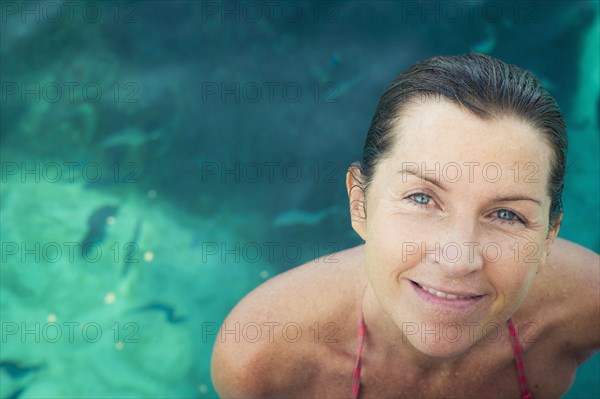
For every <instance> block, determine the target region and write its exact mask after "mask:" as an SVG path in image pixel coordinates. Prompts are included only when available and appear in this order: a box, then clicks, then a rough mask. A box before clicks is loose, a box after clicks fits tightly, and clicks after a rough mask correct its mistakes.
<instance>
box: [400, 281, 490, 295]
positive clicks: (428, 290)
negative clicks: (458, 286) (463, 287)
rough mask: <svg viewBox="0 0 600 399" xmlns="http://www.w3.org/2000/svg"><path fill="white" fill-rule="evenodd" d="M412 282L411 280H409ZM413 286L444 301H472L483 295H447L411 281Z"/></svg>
mask: <svg viewBox="0 0 600 399" xmlns="http://www.w3.org/2000/svg"><path fill="white" fill-rule="evenodd" d="M411 281H412V280H411ZM412 283H413V284H416V285H418V286H419V287H420V288H422V289H423V290H424V291H427V292H428V293H430V294H431V295H435V296H437V297H439V298H444V299H473V298H478V297H482V296H483V295H481V294H471V293H460V294H459V293H454V294H451V293H448V292H444V291H439V290H436V289H435V288H431V287H428V286H426V285H423V284H419V283H417V282H415V281H412Z"/></svg>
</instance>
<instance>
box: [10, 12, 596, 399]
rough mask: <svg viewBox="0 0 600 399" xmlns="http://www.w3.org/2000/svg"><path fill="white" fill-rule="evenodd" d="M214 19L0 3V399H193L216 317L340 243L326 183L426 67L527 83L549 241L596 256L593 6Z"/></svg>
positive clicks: (351, 240)
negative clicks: (553, 120) (512, 69)
mask: <svg viewBox="0 0 600 399" xmlns="http://www.w3.org/2000/svg"><path fill="white" fill-rule="evenodd" d="M475 3H477V2H475ZM24 4H27V6H24ZM69 4H70V5H69ZM227 4H228V5H227V6H226V5H225V3H221V2H190V1H187V2H184V1H176V2H168V3H167V2H163V1H149V2H93V1H90V2H77V1H75V2H72V3H64V2H33V1H32V2H28V3H23V2H3V3H1V7H2V8H1V9H0V11H1V12H2V14H1V16H0V17H1V18H2V23H1V24H0V74H1V76H2V90H1V92H0V94H1V96H2V98H1V102H0V106H1V110H0V111H1V113H0V128H1V136H0V144H1V147H0V155H1V157H2V158H1V163H2V182H1V183H2V186H1V187H2V189H1V192H0V210H1V223H0V234H1V241H2V248H1V250H2V253H1V256H2V267H1V269H0V278H1V280H0V284H1V287H2V290H1V293H0V321H1V323H2V342H1V345H2V350H1V353H0V362H1V368H0V396H1V397H2V398H5V397H6V398H8V397H13V398H17V397H20V398H26V397H27V398H29V397H31V398H33V397H36V398H49V397H56V398H58V397H73V398H75V397H77V398H79V397H98V398H100V397H102V398H107V397H114V398H124V397H132V398H133V397H177V398H184V397H185V398H191V397H196V398H198V397H199V398H209V397H210V398H212V397H215V393H214V391H213V388H212V385H211V382H210V376H209V360H210V353H211V348H212V343H213V341H214V337H215V332H216V328H217V327H218V326H219V324H220V323H221V321H222V320H223V318H224V317H225V316H226V314H227V313H228V311H229V310H230V309H231V308H232V307H233V306H234V305H235V304H236V303H237V301H238V300H239V299H240V298H241V297H242V296H243V295H245V294H246V293H247V292H249V291H250V290H251V289H252V288H253V287H255V286H257V285H258V284H260V283H261V282H263V281H264V280H265V279H267V278H269V277H272V276H273V275H276V274H278V273H281V272H283V271H285V270H288V269H290V268H292V267H294V266H296V265H298V264H301V263H303V262H305V261H307V260H309V259H311V258H314V257H316V256H320V255H325V254H328V253H331V252H333V251H336V250H340V249H343V248H347V247H350V246H353V245H356V244H358V242H359V241H358V239H357V237H356V236H355V234H354V232H353V231H352V230H351V228H350V226H349V222H348V220H347V217H346V212H345V207H346V193H345V187H344V173H345V170H346V168H347V166H348V165H349V164H350V162H352V161H354V160H356V159H358V158H359V156H360V154H361V149H362V144H363V141H364V137H365V134H366V131H367V128H368V126H369V123H370V120H371V117H372V113H373V111H374V108H375V105H376V103H377V100H378V97H379V95H380V94H381V93H382V92H383V90H384V88H385V87H386V86H387V85H388V84H389V83H390V82H391V80H392V79H393V78H394V77H395V76H396V75H397V74H398V73H399V72H401V71H402V70H403V69H405V68H406V67H408V66H409V65H411V64H412V63H414V62H416V61H418V60H420V59H423V58H425V57H428V56H432V55H436V54H457V53H465V52H469V51H479V52H484V53H488V54H491V55H494V56H497V57H499V58H501V59H503V60H505V61H507V62H510V63H515V64H518V65H519V66H522V67H525V68H527V69H530V70H531V71H533V72H534V73H535V74H536V75H538V76H539V77H540V78H541V79H542V81H543V82H544V84H545V85H546V86H547V87H548V88H549V90H550V91H551V92H552V93H553V94H554V95H555V96H556V98H557V100H558V102H559V104H561V107H562V108H563V110H564V112H565V115H566V118H567V123H568V127H569V135H570V149H569V160H568V168H567V182H566V187H565V193H564V210H565V217H564V221H563V227H562V230H561V233H560V235H561V236H562V237H564V238H566V239H570V240H572V241H575V242H577V243H579V244H581V245H584V246H586V247H588V248H590V249H592V250H594V251H596V252H598V251H600V231H599V227H598V226H599V225H600V213H599V211H598V204H599V195H600V194H599V193H600V187H599V183H598V176H599V175H600V171H599V162H598V160H599V138H598V130H599V129H598V125H599V114H598V107H599V106H598V104H599V102H598V101H599V100H598V98H599V92H600V83H599V76H600V66H599V58H600V54H599V50H598V49H599V48H600V45H599V43H598V40H599V39H598V38H599V36H600V33H599V16H598V15H599V7H598V3H597V2H591V1H590V2H587V1H575V2H560V1H556V2H523V3H518V2H504V3H493V2H483V1H482V2H479V3H477V4H474V2H470V3H469V2H466V3H460V2H455V3H452V4H454V6H448V5H446V4H448V3H428V4H430V6H429V7H432V8H429V9H426V8H424V6H423V4H422V3H419V2H404V3H399V2H379V3H377V4H376V5H373V4H367V3H364V2H320V3H313V2H286V3H278V4H279V5H278V6H276V7H275V6H271V7H273V9H272V10H271V9H269V8H268V7H269V6H268V5H267V3H239V2H230V3H227ZM249 4H250V5H249ZM469 4H470V5H469ZM25 7H28V8H25ZM226 7H229V8H226ZM271 11H272V13H271ZM458 12H460V14H458ZM236 84H237V85H236ZM96 242H97V243H99V244H97V245H95V244H93V243H96ZM86 244H87V245H86ZM598 375H600V356H599V355H596V356H595V357H594V358H593V359H592V360H590V361H589V362H587V363H586V364H585V365H583V366H582V367H581V368H580V369H579V371H578V373H577V378H576V381H575V384H574V386H573V387H572V389H571V390H570V391H569V393H568V394H567V395H566V396H565V397H567V398H592V397H600V387H599V384H600V383H599V379H598Z"/></svg>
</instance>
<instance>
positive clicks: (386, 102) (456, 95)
mask: <svg viewBox="0 0 600 399" xmlns="http://www.w3.org/2000/svg"><path fill="white" fill-rule="evenodd" d="M440 97H441V98H443V99H444V100H447V101H450V102H453V103H456V104H458V105H459V106H461V107H462V108H463V109H465V110H467V111H469V112H471V113H473V114H474V115H476V116H478V117H479V118H481V119H482V120H490V119H493V118H497V117H501V116H516V117H518V118H519V119H521V120H523V121H525V122H526V123H528V124H530V126H532V127H533V128H535V129H537V130H538V131H540V132H541V133H542V134H543V137H545V138H546V140H547V141H548V143H549V144H550V147H551V148H552V152H553V157H552V159H551V161H550V162H551V168H550V179H549V184H548V194H549V195H550V198H551V201H552V202H551V205H550V215H549V220H550V223H549V224H550V229H552V228H554V226H555V223H556V222H557V219H556V218H557V217H558V216H559V214H560V213H561V212H562V200H561V196H562V191H563V187H564V174H565V163H566V154H567V133H566V126H565V120H564V117H563V114H562V112H561V110H560V108H559V106H558V104H557V103H556V100H555V99H554V97H552V95H551V94H550V93H549V92H548V91H547V90H546V89H545V88H544V87H543V86H542V85H541V83H540V82H539V80H538V79H537V78H536V77H535V76H534V75H533V74H532V73H531V72H529V71H526V70H524V69H521V68H519V67H517V66H515V65H509V64H506V63H504V62H502V61H500V60H498V59H496V58H493V57H490V56H487V55H483V54H478V53H471V54H465V55H459V56H438V57H432V58H428V59H426V60H423V61H420V62H418V63H416V64H415V65H413V66H411V67H410V68H408V69H407V70H406V71H404V72H403V73H402V74H400V76H398V77H397V78H396V80H394V82H393V83H392V85H391V86H390V87H389V88H388V89H387V90H386V91H385V93H384V94H383V95H382V96H381V98H380V100H379V104H378V105H377V109H376V110H375V115H374V116H373V120H372V121H371V126H370V127H369V131H368V134H367V139H366V141H365V146H364V150H363V159H362V162H355V163H353V164H352V165H353V166H355V167H356V168H357V169H358V170H359V171H360V172H361V176H354V177H355V178H356V180H357V182H358V184H359V188H360V189H362V190H363V191H364V192H365V194H366V192H367V189H368V187H369V184H370V183H371V181H372V179H373V174H374V173H375V168H376V166H377V163H378V162H379V161H380V160H381V159H382V158H384V157H386V156H388V155H389V153H390V151H391V149H392V146H393V144H394V134H393V133H392V131H393V129H394V127H395V126H396V124H397V122H398V120H399V119H400V118H401V117H402V112H403V111H405V109H406V108H407V106H408V105H410V104H416V103H417V102H418V101H419V100H421V101H423V100H425V99H434V100H436V99H437V100H438V101H439V99H440ZM363 205H364V204H363ZM363 211H364V214H365V215H366V207H365V208H364V210H363Z"/></svg>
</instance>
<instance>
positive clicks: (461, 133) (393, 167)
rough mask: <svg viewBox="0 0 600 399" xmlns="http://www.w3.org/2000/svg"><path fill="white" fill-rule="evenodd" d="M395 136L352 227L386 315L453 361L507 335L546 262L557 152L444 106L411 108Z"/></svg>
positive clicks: (529, 136) (508, 121)
mask: <svg viewBox="0 0 600 399" xmlns="http://www.w3.org/2000/svg"><path fill="white" fill-rule="evenodd" d="M394 134H395V138H396V139H395V144H394V147H393V149H392V151H391V153H390V156H389V157H386V158H385V159H382V160H381V162H380V163H379V164H378V166H377V168H376V171H375V173H374V177H373V181H372V183H371V185H370V186H369V188H368V192H367V197H366V218H365V219H362V220H357V219H356V218H354V219H353V220H354V221H353V227H354V228H355V230H356V231H357V232H358V233H359V234H360V235H361V237H362V238H363V239H364V240H365V242H366V244H365V251H366V267H367V273H368V277H369V280H370V283H371V286H372V288H373V291H374V292H375V295H376V296H377V299H378V300H379V303H380V304H381V306H382V308H383V310H384V312H385V313H386V314H387V315H388V316H389V317H390V318H391V320H393V322H394V323H395V324H396V325H397V326H398V327H399V328H400V329H401V330H402V331H403V333H404V335H405V337H406V339H407V340H408V342H410V343H411V344H412V345H413V346H414V347H415V348H417V349H418V350H420V351H421V352H423V353H426V354H428V355H431V356H439V357H449V356H453V355H456V354H459V353H461V352H463V351H465V350H467V349H468V348H469V347H471V346H472V345H474V344H475V343H476V342H477V341H479V340H480V339H482V338H483V337H486V338H489V339H494V337H497V336H498V334H505V333H506V327H505V322H506V320H507V319H508V318H509V317H510V316H511V315H513V314H514V313H515V311H516V310H517V308H518V307H519V305H520V304H521V303H522V302H523V300H524V299H525V297H526V295H527V293H528V291H529V289H530V287H531V284H532V282H533V280H534V278H535V276H536V273H537V272H538V270H539V269H540V267H541V266H542V265H543V264H544V262H545V259H546V255H547V253H548V250H549V246H550V245H551V243H552V240H553V239H554V237H555V234H556V233H557V231H558V229H556V230H554V231H551V232H550V234H549V233H548V214H549V209H550V197H549V196H548V194H547V187H548V179H549V174H550V159H551V158H550V157H551V149H550V147H549V145H548V144H547V143H546V142H545V141H544V139H543V137H542V136H541V134H540V133H538V132H537V131H536V130H534V129H533V128H532V127H530V126H528V125H527V124H525V123H523V122H522V121H520V120H518V119H516V118H512V117H504V118H500V119H495V120H488V121H484V120H481V119H479V118H478V117H476V116H474V115H472V114H470V113H468V112H466V111H463V110H461V109H460V108H459V107H458V106H456V105H455V104H452V103H450V102H448V101H445V100H442V101H439V102H435V101H433V100H428V101H427V102H422V103H418V104H415V105H412V106H410V108H408V109H407V110H406V112H405V116H403V117H402V118H401V119H400V121H399V122H398V125H397V126H396V128H395V132H394ZM355 195H356V194H355ZM351 199H352V198H351ZM355 199H356V198H355Z"/></svg>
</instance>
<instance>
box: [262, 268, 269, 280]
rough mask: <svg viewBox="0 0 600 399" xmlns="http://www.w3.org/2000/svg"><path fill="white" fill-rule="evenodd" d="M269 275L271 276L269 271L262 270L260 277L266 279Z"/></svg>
mask: <svg viewBox="0 0 600 399" xmlns="http://www.w3.org/2000/svg"><path fill="white" fill-rule="evenodd" d="M267 277H269V272H268V271H266V270H263V271H262V272H260V278H263V279H265V278H267Z"/></svg>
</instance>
